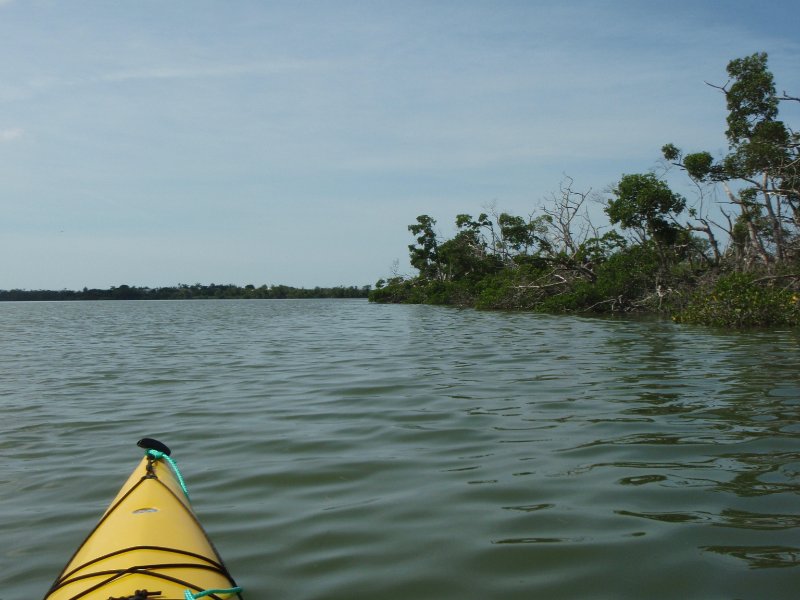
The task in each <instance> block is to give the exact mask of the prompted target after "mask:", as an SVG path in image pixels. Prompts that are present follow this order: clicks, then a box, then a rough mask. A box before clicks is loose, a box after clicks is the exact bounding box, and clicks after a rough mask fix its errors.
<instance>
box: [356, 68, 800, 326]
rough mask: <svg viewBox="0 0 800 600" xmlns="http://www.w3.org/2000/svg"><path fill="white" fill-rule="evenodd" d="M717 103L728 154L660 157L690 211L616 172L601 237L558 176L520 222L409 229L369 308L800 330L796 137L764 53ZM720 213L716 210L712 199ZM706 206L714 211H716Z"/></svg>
mask: <svg viewBox="0 0 800 600" xmlns="http://www.w3.org/2000/svg"><path fill="white" fill-rule="evenodd" d="M727 72H728V77H729V79H728V82H727V83H725V84H724V85H721V86H712V87H715V88H716V89H717V90H719V91H721V92H722V94H723V95H724V97H725V99H726V102H727V108H728V117H727V130H726V136H727V139H728V143H729V151H728V153H727V154H726V155H725V156H722V157H721V158H715V157H714V156H713V155H712V154H711V153H710V152H707V151H699V152H688V153H687V152H684V151H683V150H681V149H679V148H678V147H677V146H675V145H674V144H671V143H670V144H666V145H664V146H663V147H662V149H661V150H662V155H663V157H664V159H665V161H666V162H665V171H664V173H663V174H665V173H666V172H667V171H668V170H670V169H673V168H678V169H680V170H681V171H683V172H684V173H685V175H686V176H687V177H688V179H689V181H690V182H691V183H692V184H693V189H695V190H696V194H697V195H696V198H695V199H694V201H693V202H692V203H691V204H690V203H689V202H688V201H687V199H686V198H684V197H683V196H681V195H680V194H677V193H675V192H674V191H673V190H672V189H670V187H669V185H668V184H667V183H666V181H665V180H664V179H663V174H662V176H659V175H658V174H657V173H655V172H649V173H639V174H630V175H623V176H622V177H621V178H620V180H619V182H617V184H616V185H615V186H614V187H613V188H612V189H611V190H610V192H609V193H608V194H607V195H606V196H605V197H599V198H597V199H598V200H599V201H600V202H601V203H602V204H603V210H604V212H605V215H606V216H607V218H608V223H609V224H610V226H605V227H599V226H597V225H596V224H595V223H593V222H592V220H591V219H590V216H589V211H588V210H587V201H588V200H589V199H590V194H589V192H581V191H576V190H575V189H574V182H573V180H572V179H571V178H569V177H567V178H566V179H565V180H564V181H563V182H562V185H561V187H560V190H559V192H557V193H555V194H553V196H552V199H551V201H550V202H549V203H548V204H547V205H545V206H542V207H540V208H539V209H538V212H533V213H531V214H530V215H528V216H526V217H520V216H515V215H511V214H508V213H499V214H498V213H496V212H494V213H493V214H486V213H483V214H480V215H479V216H478V217H477V218H474V217H473V216H471V215H468V214H460V215H457V216H456V220H455V225H456V234H455V235H454V236H453V237H452V238H450V239H442V238H441V236H440V234H439V233H438V232H437V230H436V227H435V225H436V221H435V220H434V219H433V218H431V217H430V216H428V215H420V216H419V217H417V222H416V223H414V224H412V225H409V227H408V229H409V231H410V232H411V233H412V235H413V236H414V239H415V243H413V244H411V245H410V246H409V251H410V259H411V265H412V267H413V268H415V269H416V270H417V272H418V274H417V275H416V276H413V277H400V276H396V277H391V278H388V279H385V280H381V281H379V282H378V283H377V284H376V289H374V290H373V291H372V292H371V293H370V299H371V300H372V301H374V302H406V303H433V304H451V305H462V306H474V307H478V308H500V309H525V310H539V311H545V312H582V313H612V312H628V311H650V312H659V313H664V314H669V315H671V316H672V317H673V318H674V319H675V320H676V321H682V322H692V323H704V324H709V325H717V326H724V327H746V326H760V325H790V326H797V325H800V134H798V133H797V132H796V131H794V130H793V129H791V128H790V127H789V125H787V124H786V123H785V122H784V121H781V120H780V119H779V118H778V117H779V106H780V104H781V103H785V102H800V98H797V97H794V96H790V95H788V94H787V93H786V92H783V93H782V94H779V93H778V92H777V91H776V88H775V84H774V80H773V75H772V73H771V72H770V71H769V70H768V68H767V55H766V54H765V53H758V54H753V55H751V56H748V57H745V58H741V59H736V60H732V61H731V62H730V63H729V64H728V67H727ZM717 187H718V188H720V189H721V190H723V192H724V195H723V197H724V201H723V202H712V201H711V200H710V194H711V192H712V191H713V190H714V189H715V188H717ZM712 205H713V206H712Z"/></svg>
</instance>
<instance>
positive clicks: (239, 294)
mask: <svg viewBox="0 0 800 600" xmlns="http://www.w3.org/2000/svg"><path fill="white" fill-rule="evenodd" d="M368 294H369V286H364V287H360V288H359V287H356V286H349V287H344V286H339V287H332V288H321V287H315V288H296V287H291V286H288V285H273V286H266V285H262V286H261V287H258V288H257V287H255V286H254V285H252V284H248V285H246V286H244V287H241V286H238V285H234V284H232V283H229V284H215V283H211V284H209V285H203V284H200V283H196V284H194V285H187V284H183V283H182V284H179V285H177V286H175V287H159V288H147V287H135V286H129V285H121V286H119V287H113V286H112V287H111V288H109V289H89V288H83V290H80V291H74V290H57V291H55V290H0V301H6V300H11V301H25V300H37V301H41V300H217V299H223V300H242V299H243V300H278V299H285V298H292V299H303V298H366V297H367V296H368Z"/></svg>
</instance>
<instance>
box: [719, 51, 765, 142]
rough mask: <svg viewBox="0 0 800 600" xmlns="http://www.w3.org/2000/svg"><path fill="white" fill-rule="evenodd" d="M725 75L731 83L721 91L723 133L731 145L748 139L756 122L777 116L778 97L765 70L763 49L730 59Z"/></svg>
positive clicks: (757, 123)
mask: <svg viewBox="0 0 800 600" xmlns="http://www.w3.org/2000/svg"><path fill="white" fill-rule="evenodd" d="M728 75H729V76H730V78H731V80H732V81H733V83H732V84H731V85H730V87H729V88H728V89H727V90H725V98H726V100H727V103H728V119H727V120H728V130H727V131H726V132H725V134H726V135H727V136H728V140H730V143H731V144H732V145H735V144H738V143H740V142H742V141H743V140H746V139H747V138H750V137H751V136H752V135H753V132H754V130H755V128H756V127H757V126H758V125H759V124H760V123H762V122H764V121H771V120H773V119H774V118H775V117H776V116H777V114H778V98H777V96H776V95H775V83H774V81H773V77H772V73H770V72H769V71H768V70H767V53H766V52H759V53H756V54H752V55H751V56H747V57H745V58H737V59H735V60H732V61H730V62H729V63H728Z"/></svg>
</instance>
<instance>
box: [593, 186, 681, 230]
mask: <svg viewBox="0 0 800 600" xmlns="http://www.w3.org/2000/svg"><path fill="white" fill-rule="evenodd" d="M614 195H615V196H616V199H614V200H610V201H609V202H608V205H607V206H606V209H605V210H606V214H607V215H608V218H609V219H610V220H611V223H613V224H615V225H616V224H619V225H620V227H622V228H623V229H635V230H637V231H639V232H640V233H641V234H643V236H645V237H651V238H654V239H656V240H657V241H659V242H662V243H667V244H669V243H671V242H672V241H673V240H674V237H675V233H676V231H677V229H678V228H677V226H676V225H675V224H674V223H670V221H669V218H671V217H674V216H675V215H678V214H680V213H681V212H683V209H684V208H686V200H685V199H684V198H683V197H682V196H680V195H679V194H676V193H674V192H673V191H672V190H671V189H670V188H669V186H668V185H667V184H666V183H665V182H664V181H661V180H660V179H658V178H657V177H656V176H655V175H653V174H652V173H645V174H638V175H624V176H623V177H622V179H620V181H619V183H618V184H617V186H616V187H615V188H614Z"/></svg>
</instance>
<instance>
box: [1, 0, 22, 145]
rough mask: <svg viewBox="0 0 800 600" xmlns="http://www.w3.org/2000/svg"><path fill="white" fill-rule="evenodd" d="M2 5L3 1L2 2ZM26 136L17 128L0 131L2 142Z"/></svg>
mask: <svg viewBox="0 0 800 600" xmlns="http://www.w3.org/2000/svg"><path fill="white" fill-rule="evenodd" d="M0 5H2V0H0ZM24 134H25V130H24V129H21V128H20V127H15V128H13V129H3V130H0V142H13V141H14V140H17V139H19V138H21V137H22V136H23V135H24Z"/></svg>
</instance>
